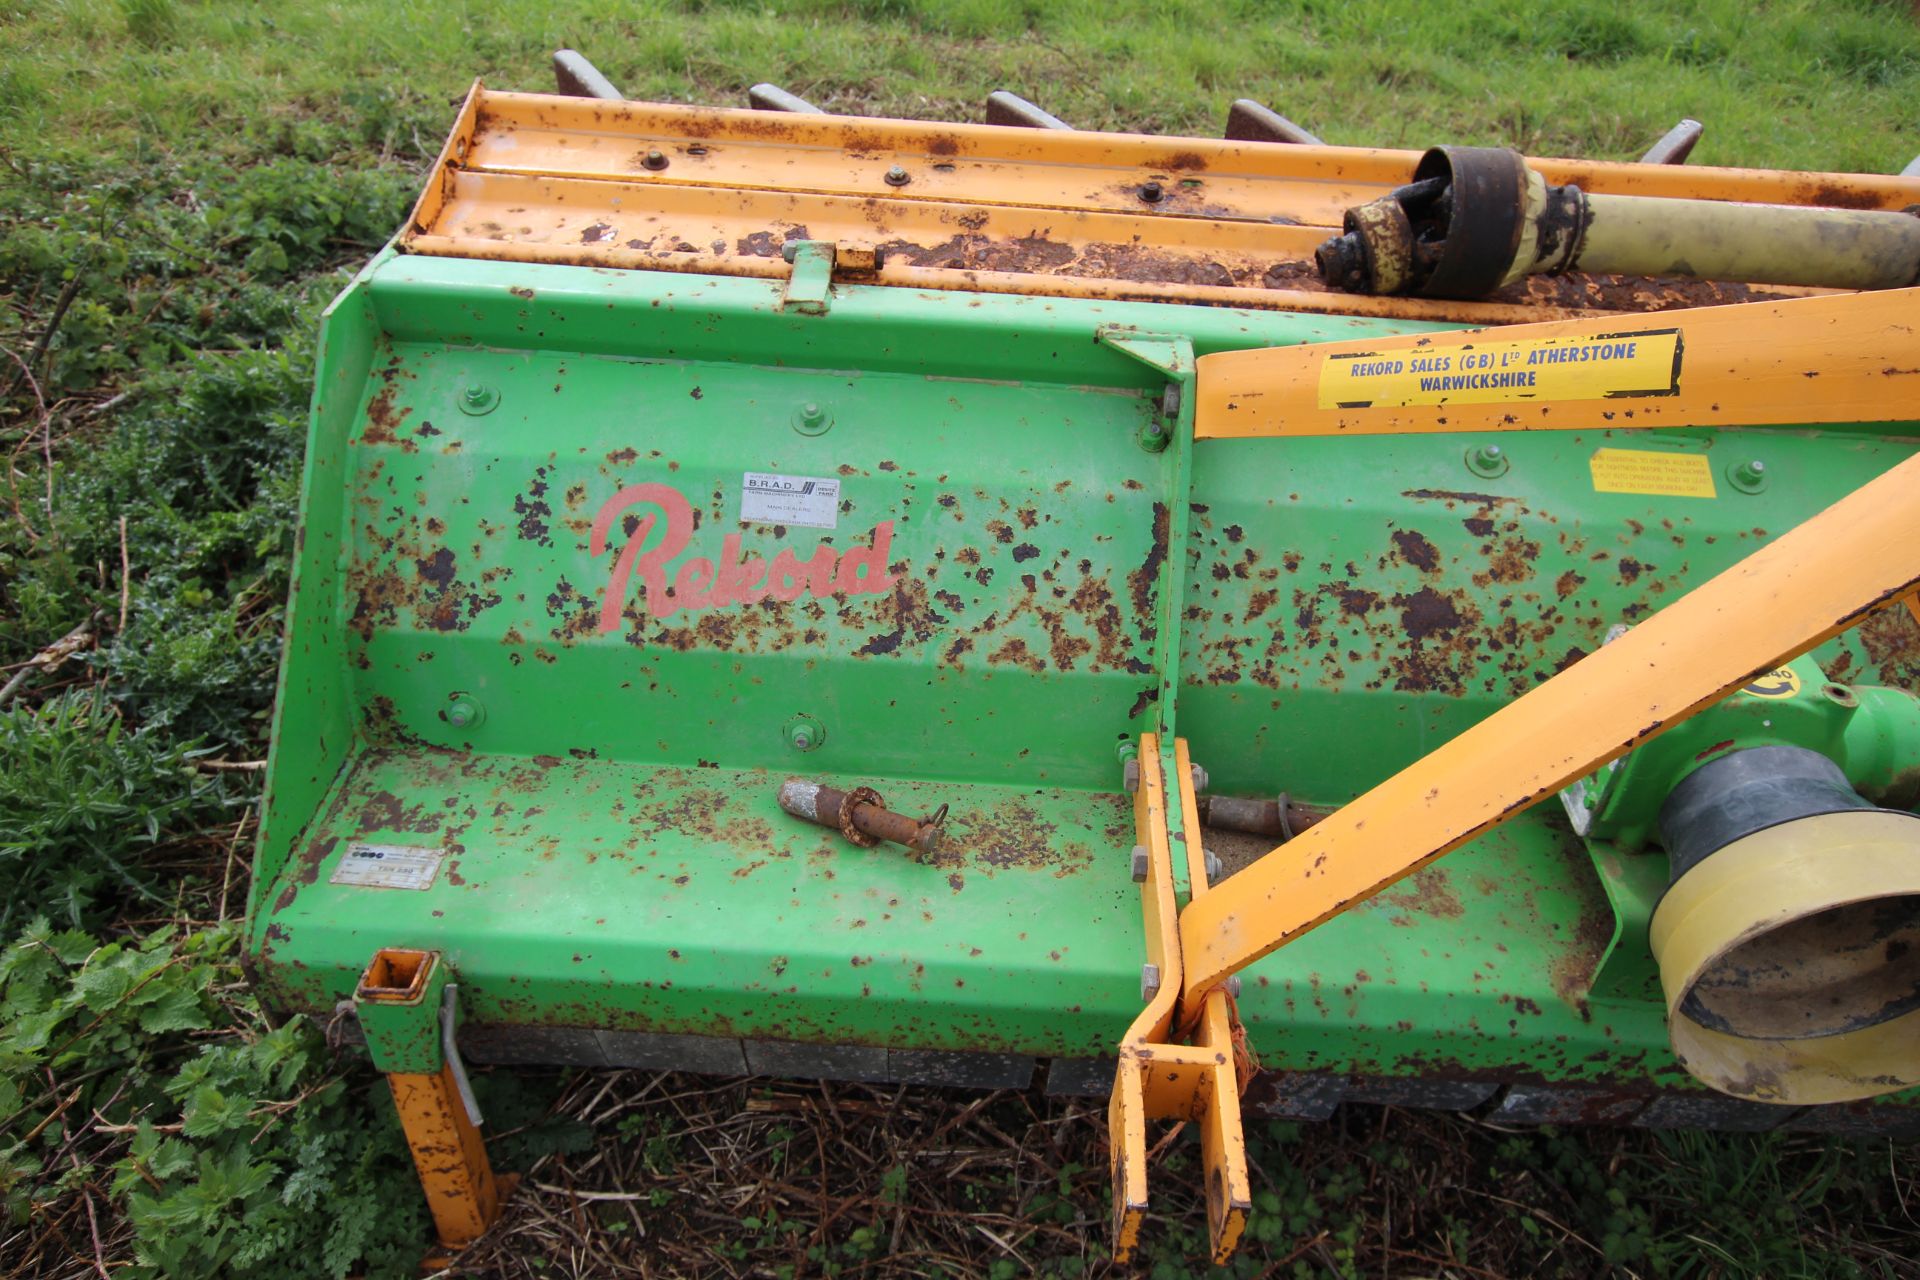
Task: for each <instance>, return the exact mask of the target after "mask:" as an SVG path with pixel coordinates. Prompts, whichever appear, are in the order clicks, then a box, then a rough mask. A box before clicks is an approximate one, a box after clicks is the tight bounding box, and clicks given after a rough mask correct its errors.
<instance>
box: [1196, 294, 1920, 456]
mask: <svg viewBox="0 0 1920 1280" xmlns="http://www.w3.org/2000/svg"><path fill="white" fill-rule="evenodd" d="M1916 317H1920V289H1894V290H1888V291H1886V292H1883V293H1856V294H1838V295H1830V296H1823V297H1808V298H1796V299H1791V300H1788V301H1784V302H1755V303H1746V304H1742V305H1739V306H1723V307H1700V308H1694V309H1689V310H1683V311H1669V312H1662V313H1658V314H1652V315H1641V316H1635V317H1633V318H1632V319H1630V320H1629V319H1626V318H1623V317H1620V316H1606V317H1602V318H1593V317H1588V318H1585V319H1579V320H1568V321H1557V322H1553V323H1548V324H1530V325H1517V326H1512V327H1509V328H1502V329H1500V330H1498V331H1489V330H1468V331H1465V332H1461V333H1429V334H1419V335H1409V336H1407V337H1400V338H1385V339H1380V338H1375V339H1365V340H1360V341H1354V342H1320V343H1314V344H1311V345H1308V346H1298V347H1267V348H1257V349H1253V350H1247V351H1223V352H1219V353H1217V354H1214V355H1209V356H1203V357H1201V359H1200V362H1199V385H1198V389H1197V392H1196V399H1195V406H1194V408H1195V417H1194V434H1195V435H1196V436H1197V437H1199V438H1202V439H1225V438H1239V437H1253V436H1327V435H1382V434H1399V433H1412V432H1432V431H1598V430H1609V431H1620V430H1632V429H1636V428H1672V427H1716V426H1725V427H1747V426H1764V425H1785V424H1793V425H1799V424H1814V423H1833V422H1891V421H1912V420H1914V419H1916V418H1920V323H1916Z"/></svg>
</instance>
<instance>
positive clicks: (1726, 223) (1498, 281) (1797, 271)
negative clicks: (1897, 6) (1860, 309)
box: [1315, 147, 1920, 298]
mask: <svg viewBox="0 0 1920 1280" xmlns="http://www.w3.org/2000/svg"><path fill="white" fill-rule="evenodd" d="M1344 227H1345V231H1344V233H1343V234H1342V235H1339V236H1336V237H1334V238H1333V239H1331V240H1328V241H1327V242H1326V243H1325V244H1323V245H1321V246H1320V248H1319V250H1318V251H1317V252H1316V254H1315V260H1316V262H1317V263H1318V265H1319V268H1320V274H1321V276H1322V277H1323V278H1324V279H1325V280H1326V281H1327V283H1328V284H1330V285H1332V286H1333V287H1335V288H1338V289H1345V290H1347V291H1349V292H1353V293H1371V294H1418V295H1423V296H1426V297H1433V298H1479V297H1484V296H1486V295H1487V294H1490V293H1493V292H1494V291H1495V290H1497V289H1500V288H1503V287H1505V286H1506V285H1510V284H1513V283H1514V282H1515V281H1518V280H1520V279H1521V278H1523V277H1525V276H1528V275H1534V274H1550V273H1557V272H1562V271H1573V270H1580V271H1590V272H1601V273H1614V274H1619V275H1635V276H1680V277H1686V278H1691V279H1699V280H1726V281H1743V282H1746V283H1751V284H1780V285H1810V286H1816V287H1823V288H1834V289H1896V288H1904V287H1906V286H1908V285H1912V284H1915V283H1920V217H1915V216H1914V215H1913V214H1912V213H1911V212H1894V211H1891V210H1882V209H1827V208H1811V207H1802V206H1797V205H1771V204H1741V203H1737V202H1733V201H1724V200H1679V199H1662V198H1652V197H1647V196H1613V195H1590V194H1588V193H1587V192H1584V191H1582V190H1581V189H1580V188H1579V187H1576V186H1571V185H1569V186H1564V187H1555V186H1549V185H1548V184H1547V181H1546V179H1545V178H1543V177H1541V176H1540V175H1539V174H1538V173H1536V172H1535V171H1533V170H1532V169H1529V168H1528V167H1527V164H1526V161H1525V160H1524V159H1523V158H1522V157H1521V156H1520V154H1519V153H1518V152H1516V151H1508V150H1504V149H1499V148H1491V147H1435V148H1434V149H1433V150H1431V151H1429V152H1427V153H1426V155H1425V156H1423V157H1422V158H1421V160H1420V164H1419V166H1418V167H1417V168H1416V169H1415V170H1414V180H1413V182H1412V183H1411V184H1409V185H1407V186H1404V187H1401V188H1399V189H1398V190H1396V191H1394V192H1392V193H1390V194H1388V195H1385V196H1382V197H1381V198H1380V199H1378V200H1375V201H1372V202H1371V203H1368V204H1364V205H1361V206H1360V207H1358V208H1356V209H1349V210H1348V211H1347V214H1346V218H1345V221H1344Z"/></svg>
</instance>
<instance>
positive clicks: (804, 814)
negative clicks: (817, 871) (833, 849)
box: [780, 778, 947, 853]
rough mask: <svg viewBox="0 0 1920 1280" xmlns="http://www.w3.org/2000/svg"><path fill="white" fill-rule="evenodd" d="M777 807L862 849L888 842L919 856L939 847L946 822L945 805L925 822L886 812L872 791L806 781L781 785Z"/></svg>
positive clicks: (792, 779)
mask: <svg viewBox="0 0 1920 1280" xmlns="http://www.w3.org/2000/svg"><path fill="white" fill-rule="evenodd" d="M780 807H781V808H782V809H785V810H786V811H787V812H788V813H790V814H792V815H793V816H794V817H796V818H804V819H806V820H807V821H808V822H812V823H816V824H818V825H820V826H823V827H826V828H828V829H829V830H832V831H838V832H839V833H840V834H841V835H843V836H845V837H846V838H847V839H848V840H850V841H852V842H853V843H854V844H857V845H859V846H861V847H862V848H871V847H873V846H874V845H876V844H879V843H880V842H881V841H882V840H891V841H893V842H894V843H895V844H903V845H905V846H907V848H909V849H913V850H915V851H916V852H919V853H932V852H933V851H934V850H936V849H938V848H939V847H940V840H941V837H942V836H943V835H944V834H945V832H944V830H943V828H944V826H945V824H946V821H947V806H946V805H944V804H943V805H941V806H940V807H939V808H938V809H936V810H934V812H933V813H931V814H930V815H928V816H927V817H925V818H910V817H908V816H907V815H906V814H904V813H895V812H894V811H893V810H891V809H889V808H887V802H886V801H884V800H882V799H881V798H880V793H879V792H878V791H875V790H874V789H873V788H872V787H855V788H854V789H853V790H851V791H841V790H839V789H838V788H835V787H829V786H827V785H826V784H824V783H819V782H808V781H807V780H806V779H805V778H788V779H787V780H786V781H785V782H783V783H781V784H780Z"/></svg>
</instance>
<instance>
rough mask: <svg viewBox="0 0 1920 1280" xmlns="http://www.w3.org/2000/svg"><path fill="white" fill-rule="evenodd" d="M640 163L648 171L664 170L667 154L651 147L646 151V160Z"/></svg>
mask: <svg viewBox="0 0 1920 1280" xmlns="http://www.w3.org/2000/svg"><path fill="white" fill-rule="evenodd" d="M640 163H642V164H644V165H645V166H646V167H647V168H649V169H664V168H666V167H667V153H666V152H664V151H662V150H660V148H658V147H651V148H649V149H648V150H647V156H646V159H644V160H642V161H641V162H640Z"/></svg>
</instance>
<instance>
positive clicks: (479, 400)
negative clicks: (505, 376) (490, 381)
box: [459, 382, 500, 418]
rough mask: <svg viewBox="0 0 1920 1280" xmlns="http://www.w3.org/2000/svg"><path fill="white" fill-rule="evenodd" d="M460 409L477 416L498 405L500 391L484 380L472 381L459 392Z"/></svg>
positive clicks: (490, 411) (492, 409)
mask: <svg viewBox="0 0 1920 1280" xmlns="http://www.w3.org/2000/svg"><path fill="white" fill-rule="evenodd" d="M459 404H460V411H461V412H462V413H467V414H471V415H473V416H474V417H476V418H477V417H479V416H481V415H482V414H488V413H492V412H493V411H494V410H495V409H497V408H499V407H500V393H499V392H498V391H496V390H495V389H494V388H492V387H490V386H488V385H487V384H486V383H484V382H474V383H469V384H468V385H467V389H466V390H465V391H463V392H461V393H460V401H459Z"/></svg>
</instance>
